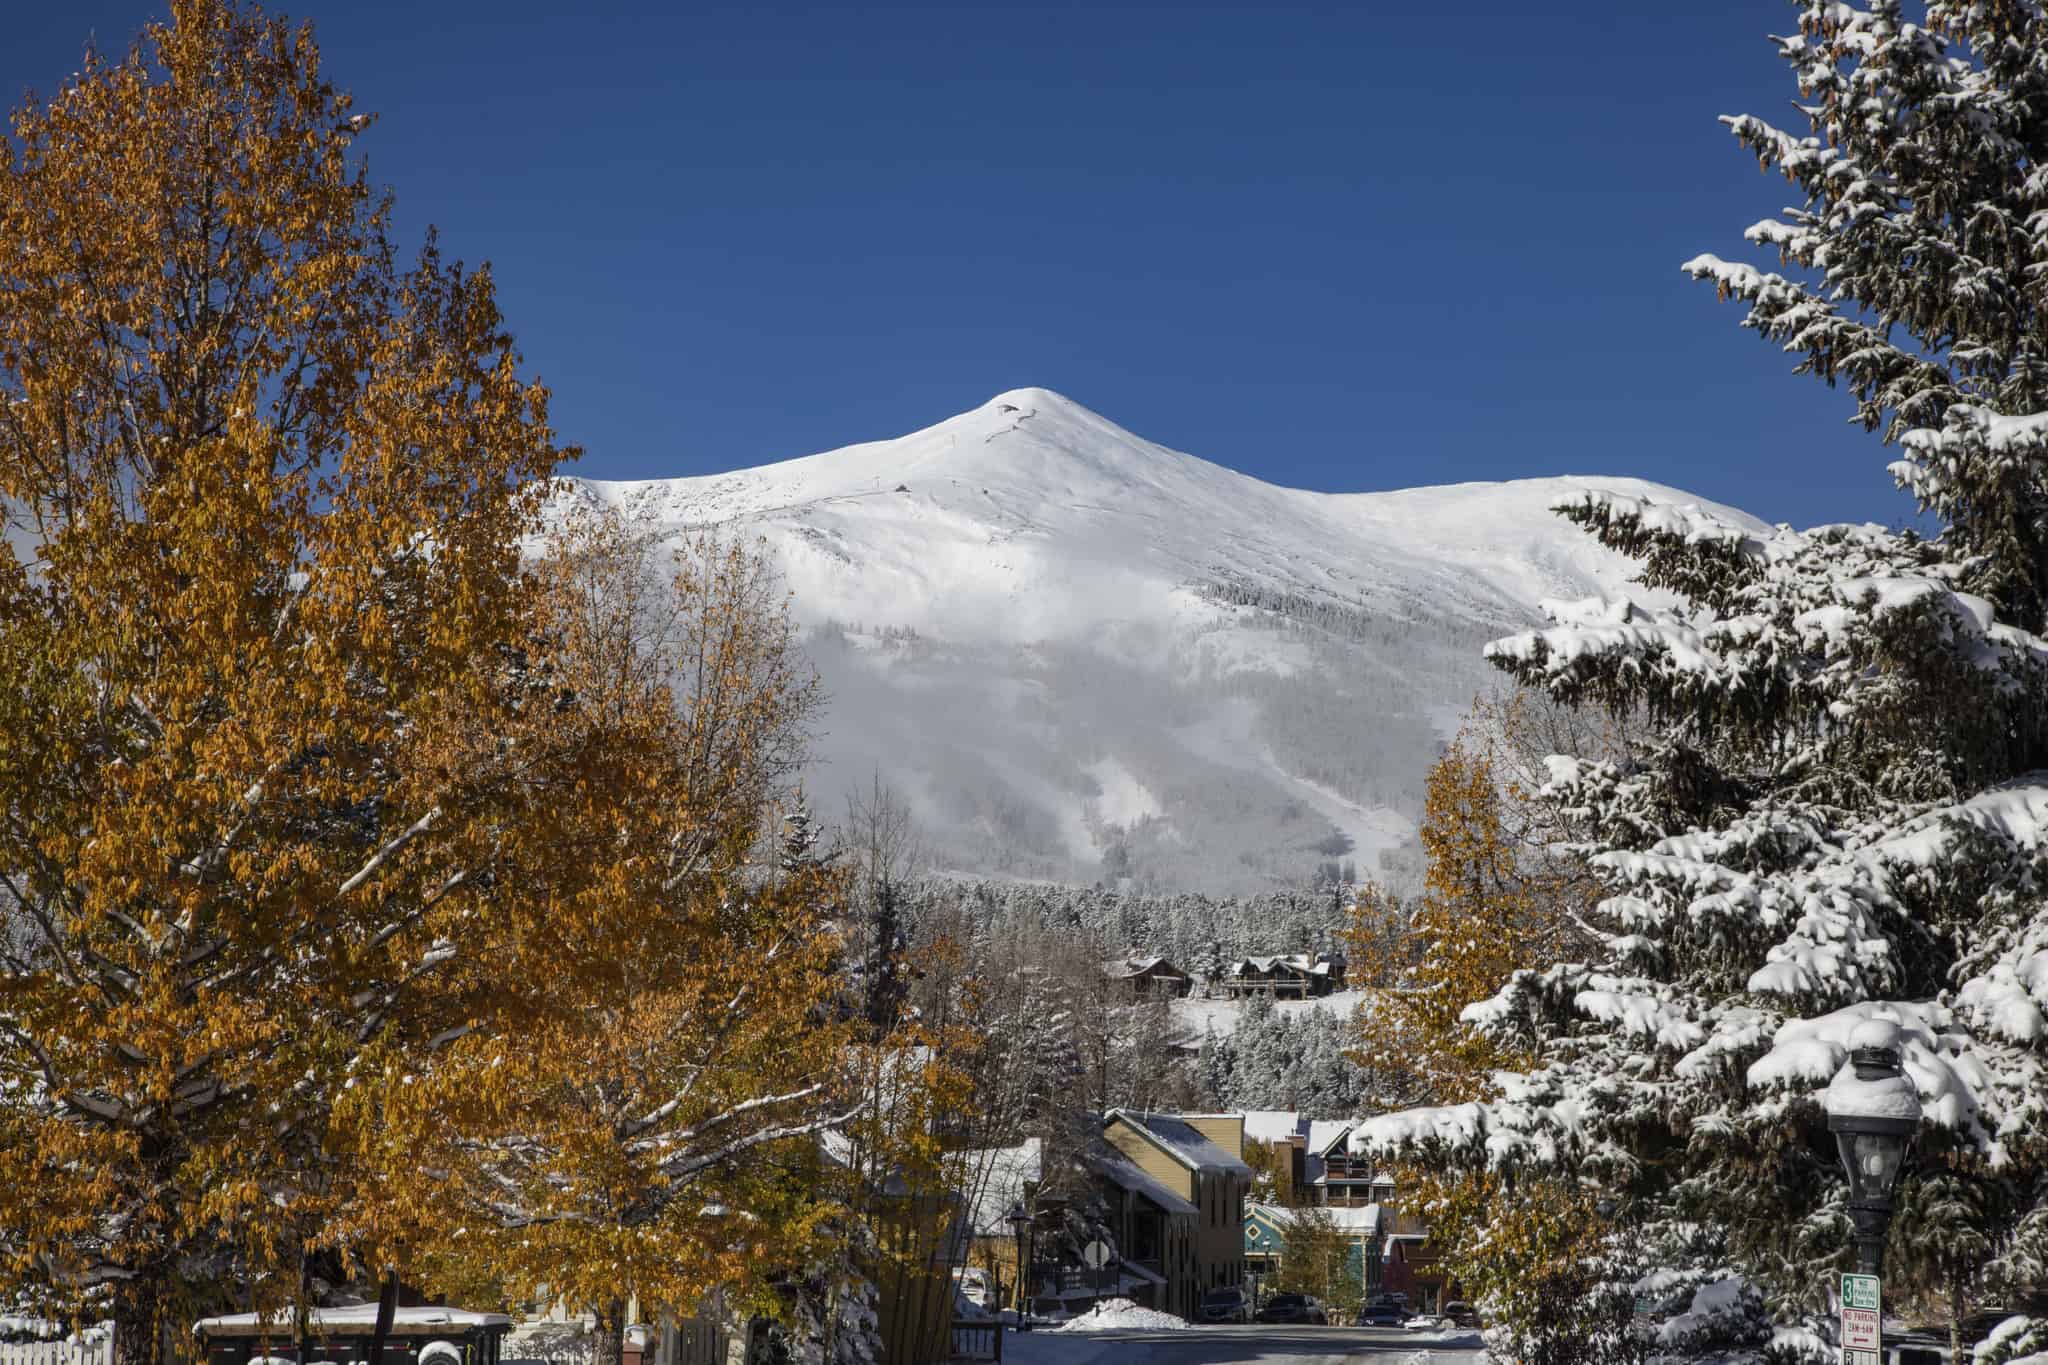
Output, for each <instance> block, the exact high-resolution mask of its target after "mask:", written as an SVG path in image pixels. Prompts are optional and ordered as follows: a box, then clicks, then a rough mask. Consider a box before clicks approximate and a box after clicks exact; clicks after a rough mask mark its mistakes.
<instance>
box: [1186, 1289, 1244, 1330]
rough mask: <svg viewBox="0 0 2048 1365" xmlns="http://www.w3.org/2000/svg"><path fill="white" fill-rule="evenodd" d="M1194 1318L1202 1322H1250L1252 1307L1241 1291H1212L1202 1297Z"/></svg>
mask: <svg viewBox="0 0 2048 1365" xmlns="http://www.w3.org/2000/svg"><path fill="white" fill-rule="evenodd" d="M1195 1316H1197V1317H1199V1318H1200V1319H1201V1320H1202V1321H1203V1322H1250V1321H1251V1320H1252V1305H1251V1301H1250V1300H1248V1299H1246V1298H1245V1296H1244V1291H1243V1290H1242V1289H1212V1290H1210V1291H1209V1292H1208V1293H1206V1294H1204V1295H1202V1306H1201V1307H1200V1308H1198V1309H1196V1310H1195Z"/></svg>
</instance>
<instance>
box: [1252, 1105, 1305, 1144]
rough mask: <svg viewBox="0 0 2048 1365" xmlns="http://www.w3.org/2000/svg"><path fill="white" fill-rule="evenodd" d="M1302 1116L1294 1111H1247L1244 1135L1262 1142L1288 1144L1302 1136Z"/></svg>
mask: <svg viewBox="0 0 2048 1365" xmlns="http://www.w3.org/2000/svg"><path fill="white" fill-rule="evenodd" d="M1303 1132H1304V1130H1303V1128H1302V1126H1301V1115H1300V1114H1297V1113H1295V1112H1294V1111H1293V1110H1292V1109H1247V1110H1245V1111H1244V1135H1245V1136H1246V1137H1248V1138H1256V1139H1258V1140H1259V1141H1260V1142H1286V1141H1287V1140H1289V1139H1290V1138H1296V1137H1300V1136H1302V1134H1303Z"/></svg>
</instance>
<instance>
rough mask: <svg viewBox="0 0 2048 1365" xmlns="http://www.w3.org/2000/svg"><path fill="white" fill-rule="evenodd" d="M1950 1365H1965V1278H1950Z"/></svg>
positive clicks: (1953, 1274) (1955, 1276)
mask: <svg viewBox="0 0 2048 1365" xmlns="http://www.w3.org/2000/svg"><path fill="white" fill-rule="evenodd" d="M1948 1365H1963V1277H1962V1276H1961V1275H1960V1274H1956V1273H1951V1274H1950V1275H1949V1277H1948Z"/></svg>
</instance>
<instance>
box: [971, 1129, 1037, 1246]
mask: <svg viewBox="0 0 2048 1365" xmlns="http://www.w3.org/2000/svg"><path fill="white" fill-rule="evenodd" d="M960 1155H961V1156H962V1157H963V1158H964V1159H965V1163H966V1164H965V1169H966V1172H967V1179H968V1180H969V1181H971V1182H974V1183H973V1192H974V1198H973V1203H972V1206H971V1207H970V1208H969V1209H968V1220H969V1224H970V1226H972V1228H973V1229H974V1235H975V1236H977V1237H996V1236H1006V1235H1008V1233H1009V1231H1010V1224H1009V1222H1008V1221H1007V1220H1008V1218H1009V1213H1010V1208H1011V1206H1012V1205H1014V1204H1020V1203H1023V1202H1025V1196H1026V1190H1025V1186H1026V1185H1036V1184H1038V1183H1039V1181H1040V1180H1041V1179H1043V1178H1044V1163H1045V1144H1044V1142H1042V1141H1041V1140H1040V1139H1038V1138H1026V1139H1024V1141H1022V1142H1020V1143H1018V1144H1017V1145H1016V1146H1015V1147H990V1148H984V1149H981V1150H979V1151H967V1152H962V1153H961V1154H960Z"/></svg>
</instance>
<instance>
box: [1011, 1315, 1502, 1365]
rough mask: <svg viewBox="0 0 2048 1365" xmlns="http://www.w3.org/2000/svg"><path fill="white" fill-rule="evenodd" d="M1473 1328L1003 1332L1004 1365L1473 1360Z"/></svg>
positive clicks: (1467, 1364)
mask: <svg viewBox="0 0 2048 1365" xmlns="http://www.w3.org/2000/svg"><path fill="white" fill-rule="evenodd" d="M1480 1359H1481V1355H1480V1341H1479V1336H1478V1334H1477V1333H1476V1332H1468V1333H1437V1332H1426V1333H1425V1332H1409V1331H1404V1330H1402V1329H1400V1328H1393V1327H1277V1326H1265V1325H1258V1326H1251V1327H1236V1326H1228V1327H1224V1326H1201V1327H1192V1328H1189V1329H1187V1330H1185V1331H1177V1332H1091V1333H1085V1334H1084V1333H1078V1332H1024V1333H1016V1332H1011V1333H1006V1334H1005V1335H1004V1338H1003V1361H1004V1365H1234V1363H1235V1362H1238V1361H1274V1362H1285V1365H1341V1362H1345V1361H1371V1362H1383V1363H1384V1365H1411V1363H1412V1365H1476V1362H1477V1361H1479V1360H1480Z"/></svg>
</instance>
